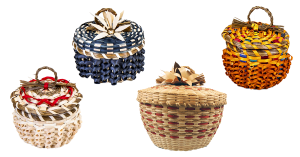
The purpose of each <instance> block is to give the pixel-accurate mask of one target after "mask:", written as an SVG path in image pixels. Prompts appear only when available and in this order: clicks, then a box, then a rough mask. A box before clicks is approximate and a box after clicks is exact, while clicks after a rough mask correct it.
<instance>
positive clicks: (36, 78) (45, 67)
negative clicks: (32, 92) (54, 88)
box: [35, 66, 57, 85]
mask: <svg viewBox="0 0 300 157" xmlns="http://www.w3.org/2000/svg"><path fill="white" fill-rule="evenodd" d="M43 69H48V70H50V71H52V72H53V73H54V76H55V82H54V83H51V84H53V85H56V82H57V73H56V71H55V70H54V69H52V68H50V67H47V66H44V67H41V68H39V69H38V70H37V71H36V73H35V80H36V81H37V82H38V83H39V84H44V83H42V82H41V81H40V80H39V79H38V75H39V72H40V71H41V70H43Z"/></svg>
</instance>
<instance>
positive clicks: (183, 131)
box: [137, 64, 226, 151]
mask: <svg viewBox="0 0 300 157" xmlns="http://www.w3.org/2000/svg"><path fill="white" fill-rule="evenodd" d="M186 68H188V69H190V68H189V67H180V66H179V65H178V64H175V66H174V68H173V70H172V71H171V72H165V73H166V75H165V76H163V77H161V78H159V79H157V83H163V84H165V83H172V84H171V85H157V86H154V87H150V88H147V89H143V90H139V91H138V98H137V101H139V102H140V113H141V117H142V121H143V123H144V126H145V129H146V130H147V133H148V135H149V136H150V138H151V140H152V142H153V143H154V144H155V145H156V146H158V147H160V148H164V149H169V150H184V151H187V150H193V149H198V148H202V147H205V146H207V145H208V144H209V143H210V141H211V139H212V138H213V137H214V135H215V133H216V131H217V129H218V128H219V125H220V122H221V118H222V115H223V109H224V105H225V104H226V94H224V93H221V92H218V91H215V90H212V89H209V88H204V87H199V86H188V85H186V84H190V85H193V84H194V85H202V84H203V83H204V82H205V81H204V77H203V75H197V74H195V73H194V71H193V70H190V71H186V70H185V69H186ZM173 76H176V77H173Z"/></svg>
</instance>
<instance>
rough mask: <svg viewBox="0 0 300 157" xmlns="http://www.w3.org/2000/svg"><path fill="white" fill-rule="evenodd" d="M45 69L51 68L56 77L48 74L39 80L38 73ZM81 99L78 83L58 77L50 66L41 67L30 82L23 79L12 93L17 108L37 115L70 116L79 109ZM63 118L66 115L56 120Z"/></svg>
mask: <svg viewBox="0 0 300 157" xmlns="http://www.w3.org/2000/svg"><path fill="white" fill-rule="evenodd" d="M43 69H48V70H51V71H52V72H53V73H54V74H55V77H49V76H47V77H44V78H42V79H40V80H39V79H38V73H39V72H40V71H41V70H43ZM81 99H82V94H81V93H79V92H78V89H77V88H76V85H75V84H74V83H70V82H69V81H67V80H65V79H58V78H57V73H56V72H55V71H54V70H53V69H52V68H50V67H42V68H39V69H38V70H37V72H36V78H35V79H33V80H31V81H29V82H27V81H22V80H21V86H20V87H19V88H17V90H15V91H14V92H12V94H11V100H12V102H13V106H14V108H15V109H16V110H19V111H24V112H26V114H33V115H37V116H39V115H40V116H51V115H58V114H66V116H65V117H68V116H69V115H70V114H71V112H72V113H73V112H75V111H77V110H78V108H79V104H78V103H79V102H80V101H81ZM67 112H69V113H68V114H67ZM61 119H64V115H60V118H58V119H56V120H61Z"/></svg>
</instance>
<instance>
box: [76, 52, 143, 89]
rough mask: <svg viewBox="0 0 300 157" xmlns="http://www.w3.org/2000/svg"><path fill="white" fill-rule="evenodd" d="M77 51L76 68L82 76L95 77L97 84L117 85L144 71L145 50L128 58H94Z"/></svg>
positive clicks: (134, 77) (132, 78)
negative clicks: (108, 83)
mask: <svg viewBox="0 0 300 157" xmlns="http://www.w3.org/2000/svg"><path fill="white" fill-rule="evenodd" d="M74 51H75V57H74V58H75V60H76V61H75V63H76V64H77V66H76V68H77V70H78V71H79V72H80V73H79V75H80V76H81V77H85V78H89V77H91V78H92V79H94V83H95V84H100V83H106V82H110V83H111V84H112V85H116V84H117V82H121V81H125V80H127V79H128V80H135V79H136V74H139V73H140V72H142V71H144V65H145V63H144V59H145V57H144V54H145V50H144V49H142V50H140V51H139V52H137V53H135V54H134V55H131V56H129V57H127V58H119V59H117V60H112V59H104V58H103V59H94V58H93V57H89V56H85V55H82V54H80V53H78V51H77V50H74Z"/></svg>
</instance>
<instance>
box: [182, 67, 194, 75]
mask: <svg viewBox="0 0 300 157" xmlns="http://www.w3.org/2000/svg"><path fill="white" fill-rule="evenodd" d="M181 67H183V68H186V69H189V70H190V72H191V73H192V74H195V71H194V70H193V69H192V68H190V67H189V66H181Z"/></svg>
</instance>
